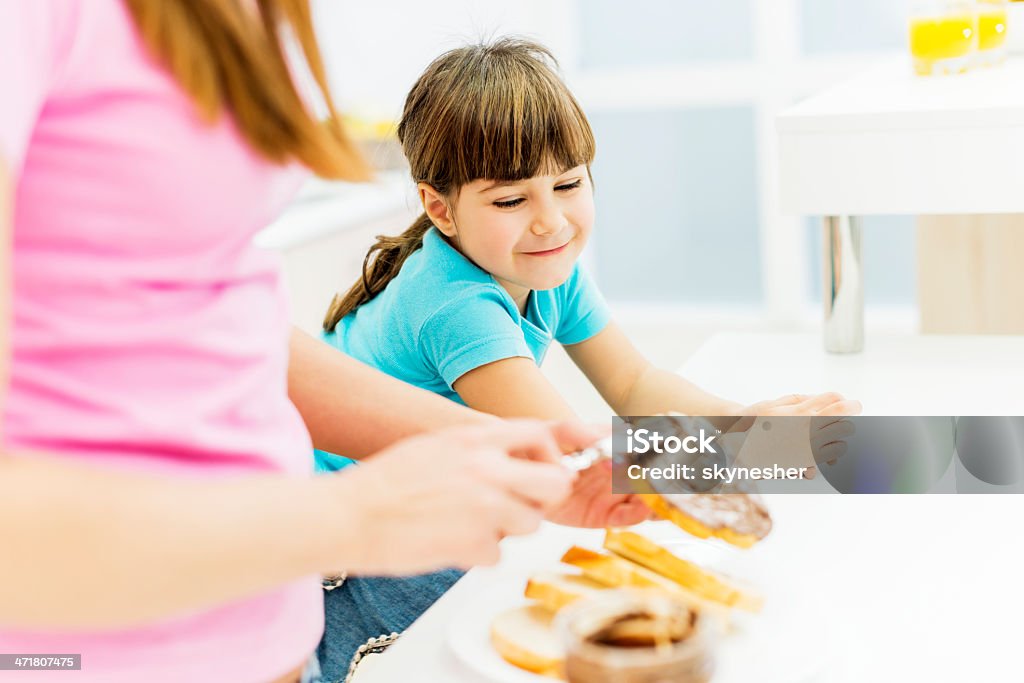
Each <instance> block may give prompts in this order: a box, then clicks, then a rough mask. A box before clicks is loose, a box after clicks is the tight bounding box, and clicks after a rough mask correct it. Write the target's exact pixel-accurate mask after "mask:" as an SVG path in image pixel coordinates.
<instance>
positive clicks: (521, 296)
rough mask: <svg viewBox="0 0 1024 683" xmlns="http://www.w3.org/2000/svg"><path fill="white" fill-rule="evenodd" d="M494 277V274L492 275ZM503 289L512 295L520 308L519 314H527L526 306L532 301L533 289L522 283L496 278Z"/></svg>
mask: <svg viewBox="0 0 1024 683" xmlns="http://www.w3.org/2000/svg"><path fill="white" fill-rule="evenodd" d="M492 277H493V276H492ZM494 279H495V280H496V281H497V283H498V284H499V285H501V287H502V289H504V290H505V291H506V292H508V295H509V296H510V297H512V301H514V302H515V304H516V308H517V309H519V315H526V306H527V304H529V303H530V292H531V291H533V290H531V289H527V288H526V287H523V286H522V285H516V284H512V283H511V282H505V281H504V280H500V279H498V278H494Z"/></svg>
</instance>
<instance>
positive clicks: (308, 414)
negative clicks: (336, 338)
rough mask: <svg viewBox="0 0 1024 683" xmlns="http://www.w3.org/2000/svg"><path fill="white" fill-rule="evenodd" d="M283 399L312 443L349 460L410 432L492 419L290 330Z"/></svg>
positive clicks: (388, 443)
mask: <svg viewBox="0 0 1024 683" xmlns="http://www.w3.org/2000/svg"><path fill="white" fill-rule="evenodd" d="M288 395H289V397H290V398H291V400H292V402H293V403H295V405H296V406H297V407H298V409H299V412H300V413H301V414H302V418H303V420H305V422H306V428H307V429H308V430H309V432H310V434H311V435H312V437H313V444H314V445H315V446H316V447H317V448H320V449H322V450H325V451H329V452H331V453H341V454H344V455H345V456H348V457H350V458H360V457H364V456H366V455H369V454H371V453H375V452H377V451H378V450H380V449H382V448H386V447H387V446H390V445H391V444H393V443H394V442H396V441H398V440H400V439H403V438H406V437H409V436H413V435H415V434H420V433H423V432H429V431H435V430H437V429H441V428H443V427H451V426H455V425H460V424H476V423H488V422H493V421H494V420H496V419H497V418H495V417H494V416H492V415H486V414H484V413H480V412H477V411H475V410H470V409H469V408H466V407H465V406H461V405H458V404H456V403H454V402H453V401H449V400H448V399H445V398H442V397H440V396H438V395H437V394H434V393H431V392H429V391H424V390H422V389H418V388H417V387H414V386H412V385H409V384H406V383H405V382H402V381H400V380H397V379H395V378H393V377H389V376H388V375H385V374H384V373H382V372H379V371H378V370H374V369H373V368H370V367H368V366H366V365H363V364H362V363H360V362H359V361H357V360H355V359H353V358H350V357H349V356H347V355H345V354H343V353H341V352H339V351H337V350H336V349H332V348H330V347H329V346H328V345H326V344H324V343H322V342H320V341H319V340H316V339H313V338H312V337H310V336H309V335H308V334H305V333H304V332H301V331H299V330H294V331H293V332H292V338H291V348H290V363H289V367H288ZM398 406H400V409H396V407H398Z"/></svg>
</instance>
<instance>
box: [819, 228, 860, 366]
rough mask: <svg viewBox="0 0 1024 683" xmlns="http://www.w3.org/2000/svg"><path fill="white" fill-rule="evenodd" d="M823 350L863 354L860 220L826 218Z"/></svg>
mask: <svg viewBox="0 0 1024 683" xmlns="http://www.w3.org/2000/svg"><path fill="white" fill-rule="evenodd" d="M824 227H825V239H824V246H825V268H824V276H825V282H824V293H825V350H826V351H828V352H829V353H859V352H860V351H863V350H864V274H863V271H862V267H861V219H860V217H858V216H826V217H825V220H824Z"/></svg>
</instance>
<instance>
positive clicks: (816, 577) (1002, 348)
mask: <svg viewBox="0 0 1024 683" xmlns="http://www.w3.org/2000/svg"><path fill="white" fill-rule="evenodd" d="M1022 351H1024V338H1021V337H881V336H880V337H873V338H872V340H871V344H870V345H869V346H868V348H867V349H866V351H865V353H864V354H862V355H856V356H836V355H830V354H827V353H825V352H824V351H823V350H822V349H821V347H820V344H819V343H818V340H817V339H816V338H815V337H814V336H813V335H807V334H803V335H767V334H757V335H741V334H727V335H719V336H716V337H714V338H712V339H711V340H710V341H708V343H707V344H705V345H704V346H703V347H702V348H701V349H700V350H699V351H698V352H697V353H696V354H695V355H694V356H693V357H692V358H691V359H690V361H689V362H687V363H686V365H685V366H684V367H683V368H682V370H681V372H682V373H683V374H684V375H685V376H686V377H688V378H690V379H692V380H694V381H696V382H698V383H700V384H703V385H704V386H706V387H707V388H708V389H710V390H712V391H716V392H719V393H721V394H723V395H726V396H729V397H731V398H736V399H738V400H742V401H753V400H757V399H761V398H766V397H771V396H776V395H780V394H783V393H786V392H791V391H818V390H826V389H836V390H840V391H843V392H846V393H847V394H848V395H849V396H851V397H856V398H859V399H860V400H861V401H862V402H863V403H864V406H865V413H867V414H875V415H929V414H930V415H980V414H991V415H1013V414H1015V415H1022V414H1024V396H1022V395H1021V392H1020V389H1019V388H1020V387H1021V386H1024V362H1022V356H1024V354H1022ZM769 502H770V505H771V507H772V511H773V516H774V518H775V529H774V530H773V532H772V534H771V535H770V536H769V537H768V539H766V540H765V541H764V542H763V543H761V544H759V545H758V546H757V547H755V548H754V549H753V550H751V551H749V555H748V556H746V557H744V558H742V559H744V560H746V561H748V562H749V563H750V564H752V565H756V567H757V571H758V573H759V575H760V576H761V580H762V582H763V583H762V585H764V586H765V588H766V590H767V592H768V593H769V595H772V594H773V592H774V593H775V594H776V599H778V596H777V594H778V593H779V592H781V593H782V594H783V595H782V599H784V600H795V599H797V598H799V597H800V596H802V598H803V599H802V601H803V602H805V603H806V602H807V598H808V596H810V598H811V602H812V603H813V604H814V605H816V612H817V613H816V614H815V615H813V618H814V619H815V620H816V621H814V623H812V624H811V627H812V628H813V629H815V630H816V631H817V630H820V629H828V631H829V633H830V636H829V642H830V647H831V648H832V650H833V656H832V664H831V666H830V667H829V669H828V670H827V673H826V674H825V676H824V677H823V678H821V679H820V680H825V681H829V682H830V683H835V682H840V681H841V682H843V683H854V682H857V683H860V682H861V681H868V680H877V681H897V680H898V681H917V680H921V681H928V682H929V683H946V682H949V683H952V682H954V681H955V682H960V681H968V680H990V681H1008V680H1021V679H1022V678H1024V661H1022V660H1021V659H1020V657H1019V654H1018V651H1019V648H1020V645H1019V642H1018V641H1019V633H1020V626H1019V618H1020V615H1019V612H1020V610H1021V608H1022V607H1024V574H1022V572H1021V567H1024V541H1022V537H1024V535H1022V533H1021V525H1022V524H1024V496H1020V495H1003V496H997V495H992V496H940V495H932V496H838V495H832V496H829V495H820V496H811V495H807V496H772V497H771V500H770V501H769ZM600 537H601V533H600V532H595V531H590V530H579V529H567V528H565V527H558V526H555V525H547V526H545V527H544V528H543V529H542V530H541V531H540V532H538V533H537V534H534V535H533V536H530V537H527V538H515V539H508V540H506V541H505V542H504V552H503V556H502V560H501V563H500V564H499V565H498V566H496V567H492V568H481V569H475V570H473V571H471V572H470V573H469V574H468V575H467V576H466V577H465V578H464V579H463V580H462V581H460V582H459V583H458V584H456V585H455V587H454V588H453V589H452V590H451V591H449V592H448V593H447V594H446V595H445V596H444V597H442V598H441V599H440V600H439V601H438V602H437V603H436V604H435V605H434V606H433V607H431V609H430V610H428V611H427V612H426V613H425V614H424V615H423V617H421V618H420V619H419V620H418V621H417V622H416V623H415V624H413V626H412V627H411V628H410V629H409V630H408V631H407V632H406V633H405V634H404V635H403V636H402V637H401V638H400V639H399V640H398V642H396V643H395V644H394V645H393V646H392V647H391V648H390V649H389V650H388V651H386V652H385V653H384V654H382V655H380V657H379V660H378V661H376V662H374V666H372V667H371V668H368V669H367V671H365V675H361V676H360V678H359V679H358V680H359V683H392V682H393V681H412V680H415V681H444V682H446V683H462V682H465V683H469V682H470V681H479V680H480V678H479V676H477V675H475V674H474V673H473V672H472V671H470V670H468V669H466V668H465V667H464V666H463V665H462V664H461V663H460V662H459V660H458V659H457V658H456V657H455V656H454V655H453V654H452V652H451V651H450V649H449V647H448V644H447V642H446V637H447V631H448V628H449V624H450V622H451V621H452V619H453V618H455V616H456V615H459V614H463V615H464V614H465V613H466V612H465V610H467V609H473V608H472V606H473V605H475V604H478V603H479V601H481V600H485V599H486V598H487V596H488V595H490V594H493V593H494V592H496V591H499V590H508V589H509V586H510V585H513V586H515V587H516V590H519V589H521V588H520V587H522V586H523V585H525V581H526V577H527V576H528V575H530V574H531V573H534V572H536V571H537V570H538V569H543V568H547V567H549V566H550V564H551V562H552V561H553V560H556V559H557V558H558V557H559V556H560V555H561V553H562V552H563V551H564V550H565V549H566V548H567V547H568V546H569V545H571V544H573V543H577V544H580V545H590V546H593V547H598V546H599V544H600ZM797 579H798V580H797ZM794 586H796V588H794ZM798 594H799V595H798ZM755 624H756V622H755ZM764 637H765V638H771V637H772V634H764ZM759 683H784V679H768V678H764V679H762V680H761V681H759ZM785 683H788V682H785Z"/></svg>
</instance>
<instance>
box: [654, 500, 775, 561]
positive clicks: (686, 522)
mask: <svg viewBox="0 0 1024 683" xmlns="http://www.w3.org/2000/svg"><path fill="white" fill-rule="evenodd" d="M639 495H640V499H641V500H643V501H644V503H646V504H647V507H649V508H651V510H652V511H654V513H655V514H656V515H658V516H659V517H661V518H662V519H667V520H668V521H670V522H672V523H673V524H675V525H676V526H678V527H679V528H680V529H682V530H683V531H686V532H687V533H690V534H693V535H694V536H696V537H697V538H710V537H712V536H714V537H715V538H720V539H722V540H723V541H725V542H726V543H730V544H732V545H734V546H737V547H739V548H749V547H751V546H752V545H754V544H755V543H757V542H758V541H760V540H761V539H762V538H764V536H765V535H766V534H767V533H768V531H769V530H770V529H771V518H770V517H768V516H767V512H766V511H763V508H762V507H756V506H755V505H754V504H753V499H752V498H751V497H749V496H748V497H747V498H746V499H744V500H747V501H751V516H753V515H755V514H757V515H758V516H759V517H761V518H763V519H766V520H767V523H766V526H767V528H759V529H758V531H757V533H744V532H742V531H739V530H737V529H734V528H732V527H730V526H726V525H721V524H719V525H715V526H711V525H709V524H707V523H705V522H704V521H701V520H699V519H697V518H696V516H694V515H693V514H688V513H687V511H685V510H684V509H681V506H680V505H678V504H673V503H670V502H669V501H668V500H666V498H665V496H663V495H661V494H657V493H641V494H639ZM692 495H693V496H694V497H700V496H704V497H705V499H707V498H709V497H716V496H715V494H692ZM729 496H736V497H737V498H736V500H740V499H741V498H740V497H741V496H746V494H741V493H734V494H724V495H718V496H717V499H718V500H723V501H728V500H729ZM680 499H681V500H683V501H687V500H692V498H688V497H687V496H680ZM761 526H765V524H762V525H761Z"/></svg>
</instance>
